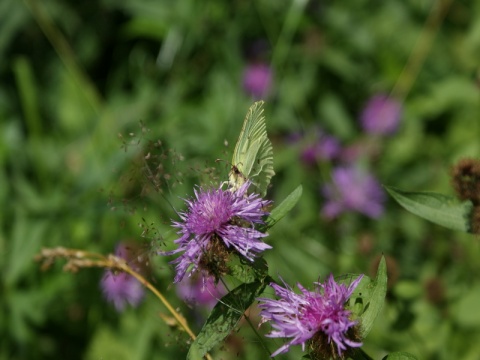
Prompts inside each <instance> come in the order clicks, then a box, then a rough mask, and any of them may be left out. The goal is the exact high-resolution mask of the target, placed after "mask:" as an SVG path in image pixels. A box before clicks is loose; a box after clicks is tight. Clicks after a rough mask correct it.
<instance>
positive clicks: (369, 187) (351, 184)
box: [322, 167, 385, 219]
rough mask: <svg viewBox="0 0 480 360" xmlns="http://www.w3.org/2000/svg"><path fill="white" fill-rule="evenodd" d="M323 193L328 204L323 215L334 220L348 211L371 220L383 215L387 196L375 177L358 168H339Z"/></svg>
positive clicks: (325, 186) (334, 171)
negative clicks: (358, 213)
mask: <svg viewBox="0 0 480 360" xmlns="http://www.w3.org/2000/svg"><path fill="white" fill-rule="evenodd" d="M322 193H323V195H324V196H325V198H326V200H327V202H326V204H325V205H324V207H323V209H322V214H323V215H324V216H325V217H326V218H328V219H332V218H335V217H337V216H338V215H339V214H341V213H343V212H348V211H356V212H360V213H362V214H365V215H367V216H369V217H371V218H378V217H379V216H381V215H382V213H383V202H384V200H385V194H384V192H383V190H382V188H381V186H380V184H379V183H378V181H377V180H376V179H375V178H374V177H373V175H371V174H369V173H367V172H365V171H362V169H359V168H357V167H337V168H335V169H334V170H333V172H332V183H329V184H325V185H324V186H323V188H322Z"/></svg>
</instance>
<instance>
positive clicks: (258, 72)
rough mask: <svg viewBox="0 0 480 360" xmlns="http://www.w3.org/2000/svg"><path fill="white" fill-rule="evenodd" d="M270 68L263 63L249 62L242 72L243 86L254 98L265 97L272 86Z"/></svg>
mask: <svg viewBox="0 0 480 360" xmlns="http://www.w3.org/2000/svg"><path fill="white" fill-rule="evenodd" d="M272 77H273V75H272V70H271V69H270V67H269V66H268V65H266V64H264V63H251V64H249V65H248V66H247V67H246V69H245V71H244V74H243V88H244V90H245V92H246V93H247V94H249V95H251V96H252V97H253V98H254V99H257V100H260V99H263V98H265V97H266V96H267V95H268V94H269V92H270V88H271V86H272Z"/></svg>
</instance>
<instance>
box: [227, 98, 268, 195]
mask: <svg viewBox="0 0 480 360" xmlns="http://www.w3.org/2000/svg"><path fill="white" fill-rule="evenodd" d="M273 175H275V172H274V171H273V150H272V143H271V142H270V140H269V139H268V137H267V130H266V125H265V116H264V115H263V101H258V102H256V103H254V104H253V105H252V106H251V107H250V109H249V110H248V113H247V116H246V117H245V120H244V122H243V127H242V131H241V132H240V136H239V138H238V141H237V144H236V146H235V150H234V152H233V158H232V169H231V170H230V173H229V185H230V187H231V188H232V189H234V190H237V189H238V188H240V187H241V186H242V185H243V184H244V183H245V182H246V181H247V180H250V181H251V182H252V183H253V184H254V185H255V187H256V188H257V189H258V192H259V193H260V194H261V195H262V196H264V195H265V194H266V192H267V187H268V185H269V183H270V179H271V178H272V176H273Z"/></svg>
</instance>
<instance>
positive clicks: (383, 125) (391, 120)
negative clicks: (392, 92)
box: [360, 94, 402, 135]
mask: <svg viewBox="0 0 480 360" xmlns="http://www.w3.org/2000/svg"><path fill="white" fill-rule="evenodd" d="M401 113H402V105H401V104H400V102H398V101H397V100H395V99H393V98H391V97H389V96H387V95H385V94H379V95H375V96H373V97H372V98H371V99H370V100H369V101H368V103H367V104H366V106H365V108H364V110H363V112H362V114H361V116H360V121H361V124H362V127H363V130H364V131H365V132H367V133H369V134H377V135H390V134H393V133H394V132H395V131H396V130H397V127H398V124H399V122H400V117H401Z"/></svg>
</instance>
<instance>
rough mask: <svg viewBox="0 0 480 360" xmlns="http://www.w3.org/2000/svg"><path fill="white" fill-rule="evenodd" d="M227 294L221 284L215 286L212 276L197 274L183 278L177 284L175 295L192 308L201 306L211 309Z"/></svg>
mask: <svg viewBox="0 0 480 360" xmlns="http://www.w3.org/2000/svg"><path fill="white" fill-rule="evenodd" d="M226 293H227V291H226V289H225V287H224V286H223V285H222V283H218V284H215V279H214V278H213V277H212V276H208V275H203V274H199V275H198V276H191V277H187V278H185V277H184V278H183V279H182V281H180V282H179V283H178V284H177V294H178V296H179V297H180V298H182V299H183V300H184V301H185V302H186V303H188V304H189V305H192V306H198V305H200V306H203V307H206V308H208V309H211V308H213V307H214V306H215V304H216V303H217V302H218V300H219V299H220V298H221V297H222V296H223V295H225V294H226Z"/></svg>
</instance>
